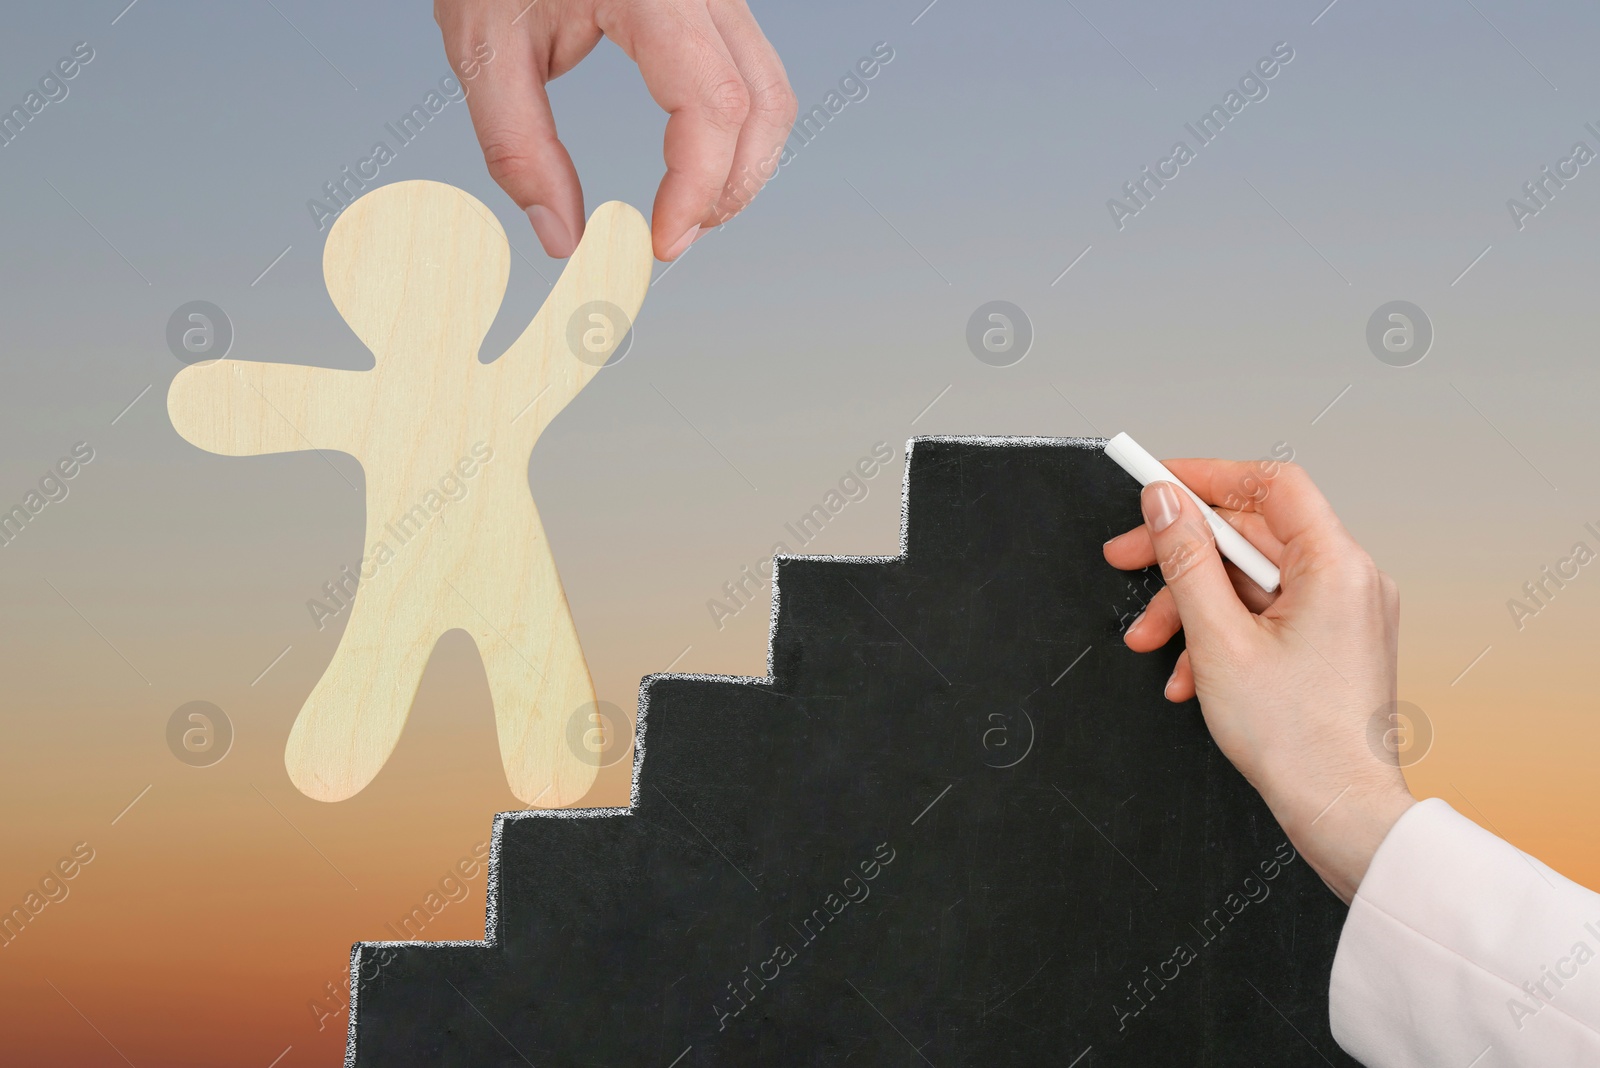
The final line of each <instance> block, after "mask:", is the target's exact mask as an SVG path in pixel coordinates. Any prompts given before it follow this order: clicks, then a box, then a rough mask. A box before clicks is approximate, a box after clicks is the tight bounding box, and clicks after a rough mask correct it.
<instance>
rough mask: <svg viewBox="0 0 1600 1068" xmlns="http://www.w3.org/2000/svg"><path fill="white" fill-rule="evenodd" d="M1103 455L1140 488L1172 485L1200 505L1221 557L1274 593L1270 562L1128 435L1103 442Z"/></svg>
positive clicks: (1276, 576) (1275, 585) (1274, 573)
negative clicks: (1164, 484)
mask: <svg viewBox="0 0 1600 1068" xmlns="http://www.w3.org/2000/svg"><path fill="white" fill-rule="evenodd" d="M1106 455H1107V456H1109V457H1111V458H1112V459H1113V460H1115V461H1117V464H1118V466H1120V467H1121V468H1122V469H1123V470H1124V471H1126V472H1128V474H1130V475H1132V476H1133V477H1134V478H1136V479H1138V480H1139V485H1141V486H1148V485H1150V483H1152V482H1171V483H1172V484H1173V485H1175V486H1177V487H1178V488H1179V489H1181V490H1183V492H1185V493H1187V494H1188V495H1189V499H1190V500H1192V501H1194V503H1195V504H1197V505H1199V506H1200V514H1201V515H1203V516H1205V517H1206V522H1207V523H1208V524H1210V526H1211V530H1212V532H1213V533H1214V534H1216V536H1217V548H1218V549H1220V550H1222V555H1223V556H1226V557H1227V558H1228V559H1229V560H1232V561H1233V563H1234V564H1235V565H1236V566H1237V567H1238V568H1239V570H1240V571H1243V572H1244V573H1245V574H1246V575H1249V576H1250V579H1251V581H1253V582H1254V583H1255V584H1256V585H1257V586H1260V587H1261V588H1262V589H1263V590H1266V591H1267V592H1268V593H1272V592H1274V591H1275V590H1277V588H1278V581H1279V578H1280V576H1279V574H1278V569H1277V567H1276V566H1274V565H1273V563H1272V561H1271V560H1268V559H1267V558H1266V557H1265V556H1263V555H1261V550H1260V549H1257V548H1256V547H1255V546H1254V545H1251V544H1250V543H1249V542H1248V541H1246V540H1245V536H1244V535H1243V534H1240V533H1239V532H1238V531H1237V530H1234V529H1233V528H1232V527H1231V526H1229V525H1228V521H1227V520H1225V519H1223V518H1222V517H1221V516H1220V515H1218V514H1217V513H1216V512H1213V511H1212V510H1211V506H1210V505H1208V504H1207V503H1206V502H1205V501H1202V500H1201V499H1200V498H1199V497H1198V496H1196V495H1195V492H1194V490H1192V489H1190V488H1189V487H1188V486H1185V485H1184V484H1183V482H1182V481H1180V480H1179V478H1178V476H1177V475H1174V474H1173V473H1172V472H1171V471H1169V470H1167V465H1166V464H1164V463H1162V462H1161V461H1160V460H1157V459H1156V458H1155V457H1154V456H1151V455H1150V454H1149V453H1148V452H1146V451H1145V450H1144V449H1143V448H1142V447H1141V446H1140V445H1139V443H1138V442H1137V441H1134V440H1133V439H1132V438H1130V437H1129V436H1128V435H1127V434H1118V435H1117V436H1116V437H1114V438H1112V439H1111V440H1110V441H1108V442H1106Z"/></svg>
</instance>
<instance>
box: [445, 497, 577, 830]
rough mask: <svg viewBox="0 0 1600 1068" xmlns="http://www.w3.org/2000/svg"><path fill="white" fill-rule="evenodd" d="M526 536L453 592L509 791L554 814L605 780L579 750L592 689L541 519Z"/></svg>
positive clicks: (505, 545) (498, 549)
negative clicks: (488, 700) (489, 700)
mask: <svg viewBox="0 0 1600 1068" xmlns="http://www.w3.org/2000/svg"><path fill="white" fill-rule="evenodd" d="M529 508H530V510H532V501H531V500H530V501H529ZM530 533H531V535H532V536H529V537H527V538H526V539H524V540H520V541H516V542H509V541H503V542H500V543H498V544H496V545H495V546H494V550H495V551H494V553H493V554H492V555H490V554H484V555H481V556H479V557H478V565H477V566H476V567H475V568H473V569H471V571H469V572H468V573H467V575H466V576H464V577H465V578H466V581H465V582H464V583H463V582H458V583H456V585H457V587H458V589H457V594H458V596H459V597H460V598H461V600H462V601H463V602H465V603H463V604H462V605H461V609H462V612H463V614H462V615H461V616H460V617H458V618H459V620H460V625H462V626H464V627H465V628H466V629H467V631H468V632H469V633H471V635H472V637H473V639H474V640H475V641H476V642H477V643H478V652H479V654H480V655H481V656H482V657H483V667H484V671H485V673H486V674H487V675H488V677H489V692H490V694H491V695H492V696H493V698H494V717H495V725H496V727H497V728H498V731H499V735H500V759H501V762H502V763H503V764H504V765H505V769H506V782H507V783H508V784H509V785H510V787H511V792H512V793H513V794H515V795H516V796H517V798H518V799H519V800H520V801H522V803H523V804H526V805H532V806H537V807H539V808H558V807H561V806H564V805H570V804H572V803H573V802H575V801H577V800H579V799H580V798H582V797H583V796H584V795H585V794H587V793H588V792H589V789H590V787H592V786H593V785H594V780H595V776H596V774H597V773H598V772H599V757H598V754H596V753H595V752H594V751H593V749H592V748H590V747H588V746H585V745H584V744H582V743H583V733H584V729H585V728H587V727H589V726H590V725H591V719H590V716H589V713H590V712H592V710H593V705H594V700H595V696H594V683H593V682H592V681H590V678H589V666H588V664H587V663H585V661H584V659H583V649H582V647H581V646H580V645H579V644H578V629H577V627H576V626H575V625H574V624H573V622H572V614H571V612H570V611H569V610H568V608H567V597H566V594H565V593H564V592H563V591H562V588H561V579H560V576H558V575H557V574H556V568H555V561H554V560H552V559H551V557H550V551H549V547H548V543H547V542H546V541H545V539H544V532H543V530H542V529H541V528H540V526H539V523H538V516H537V513H535V514H534V516H533V521H532V530H531V532H530ZM575 721H576V723H577V724H578V726H577V727H576V728H574V726H573V724H574V722H575Z"/></svg>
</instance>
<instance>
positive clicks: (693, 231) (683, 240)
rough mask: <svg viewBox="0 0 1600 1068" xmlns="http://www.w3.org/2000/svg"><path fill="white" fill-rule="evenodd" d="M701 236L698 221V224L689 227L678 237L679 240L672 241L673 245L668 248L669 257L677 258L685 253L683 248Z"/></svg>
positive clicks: (671, 258)
mask: <svg viewBox="0 0 1600 1068" xmlns="http://www.w3.org/2000/svg"><path fill="white" fill-rule="evenodd" d="M699 236H700V226H699V224H698V223H697V224H696V225H694V226H691V227H689V229H688V230H687V231H686V232H685V233H684V235H683V236H682V237H680V238H678V240H676V241H674V242H673V243H672V247H671V248H669V249H667V259H669V260H675V259H677V258H678V257H679V256H681V255H683V250H684V249H686V248H688V247H689V246H690V245H692V244H694V239H695V238H697V237H699Z"/></svg>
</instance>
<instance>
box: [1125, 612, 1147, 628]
mask: <svg viewBox="0 0 1600 1068" xmlns="http://www.w3.org/2000/svg"><path fill="white" fill-rule="evenodd" d="M1143 618H1144V613H1143V612H1140V613H1139V614H1138V615H1136V616H1134V617H1133V622H1132V623H1129V624H1128V630H1132V629H1133V628H1134V627H1137V626H1138V625H1139V621H1140V620H1142V619H1143Z"/></svg>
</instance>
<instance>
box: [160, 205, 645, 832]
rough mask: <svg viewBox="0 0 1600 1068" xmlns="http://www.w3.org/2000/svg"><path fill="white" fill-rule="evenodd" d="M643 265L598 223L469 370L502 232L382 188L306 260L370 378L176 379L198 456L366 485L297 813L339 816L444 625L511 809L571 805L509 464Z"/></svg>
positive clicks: (570, 774)
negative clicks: (337, 464) (351, 334)
mask: <svg viewBox="0 0 1600 1068" xmlns="http://www.w3.org/2000/svg"><path fill="white" fill-rule="evenodd" d="M651 263H652V258H651V249H650V231H649V228H648V226H647V225H646V223H645V221H644V219H643V218H642V217H641V216H640V214H639V213H638V212H637V211H636V210H634V209H633V208H631V207H629V206H628V205H626V204H621V203H617V202H611V203H607V204H603V205H601V206H600V207H599V208H597V209H596V210H595V212H594V214H593V215H592V216H591V217H590V219H589V224H588V229H587V230H586V231H585V233H584V237H583V241H582V242H581V243H580V244H579V246H578V248H577V251H576V252H574V253H573V255H572V258H571V259H570V260H569V261H568V262H567V265H566V269H565V270H564V271H563V272H562V274H561V277H560V279H559V280H557V282H556V284H555V286H554V288H553V289H552V290H551V292H550V295H549V296H548V297H547V298H546V300H545V302H544V306H543V307H542V308H540V310H539V313H538V315H536V316H535V317H534V319H533V321H532V322H531V323H530V324H529V325H528V327H527V329H525V330H524V331H523V332H522V334H521V336H520V337H518V338H517V340H516V341H515V342H514V343H513V344H512V345H511V346H510V348H508V349H507V350H506V351H505V353H504V354H503V355H501V356H500V357H499V359H497V360H495V361H494V362H492V363H489V364H484V363H480V362H479V360H478V349H479V346H480V344H481V343H482V341H483V337H484V335H485V334H486V333H487V331H488V329H489V326H490V324H491V323H492V322H493V321H494V317H495V314H496V312H497V311H498V310H499V307H500V301H501V298H502V297H503V296H504V295H505V287H506V279H507V274H508V270H509V265H510V251H509V246H508V245H507V243H506V236H505V232H504V231H503V230H502V229H501V227H500V224H499V222H498V221H497V220H496V219H495V217H494V215H493V214H492V213H491V212H490V211H489V209H488V208H486V207H485V206H484V205H483V204H482V203H480V202H479V201H477V200H476V199H474V198H473V197H471V196H470V195H468V194H467V193H465V192H463V191H461V190H459V189H456V188H454V187H453V186H448V185H443V184H440V183H438V182H426V181H409V182H398V183H395V184H393V185H387V186H383V187H381V188H378V189H375V190H373V191H371V192H369V193H367V194H366V195H365V196H363V197H361V199H359V200H357V201H356V202H355V203H354V204H352V205H351V206H350V207H349V208H347V209H346V210H345V212H344V214H342V215H341V216H340V217H339V219H338V221H337V222H335V223H334V225H333V228H332V230H331V231H330V232H329V234H328V242H327V247H326V249H325V250H324V253H323V275H324V277H325V279H326V282H327V286H328V293H329V295H330V296H331V297H332V298H333V303H334V305H335V306H336V307H337V308H338V309H339V313H340V314H341V315H342V316H344V319H345V321H346V322H347V323H349V324H350V327H351V329H353V330H354V331H355V332H356V335H357V336H358V337H360V338H361V340H362V342H363V343H364V344H365V345H366V346H367V348H369V349H370V350H371V351H372V354H373V357H374V359H375V361H376V366H375V367H374V368H373V369H372V370H370V371H339V370H332V369H328V368H320V367H303V366H290V365H282V364H266V363H242V362H239V361H237V360H226V359H224V360H217V361H213V362H210V363H206V364H197V365H195V366H192V367H189V368H186V369H185V370H184V371H182V372H181V373H180V374H179V375H178V376H177V377H176V379H174V381H173V383H172V389H171V391H170V393H169V394H168V397H167V409H168V412H169V413H170V414H171V417H172V423H173V426H174V427H175V428H176V429H177V431H178V433H179V434H181V435H183V436H184V437H185V438H187V439H188V440H189V441H191V442H193V443H194V444H196V445H198V446H200V447H201V448H203V449H207V450H209V451H211V452H216V453H222V454H225V455H229V456H245V455H255V454H259V453H274V452H293V451H298V450H304V449H334V450H337V451H340V452H345V453H349V454H350V455H351V456H354V457H355V458H356V460H357V461H359V462H360V464H361V466H362V469H363V471H364V472H365V474H366V483H367V486H366V499H367V524H366V539H365V541H364V543H363V551H364V553H365V558H364V559H363V563H362V567H361V582H360V587H359V594H358V595H357V596H356V597H355V600H354V604H353V605H352V606H351V609H350V613H349V621H348V623H347V625H346V629H345V632H344V635H343V637H342V639H341V641H340V643H339V647H338V649H337V651H336V652H335V653H334V657H333V660H332V662H331V663H330V664H329V665H328V668H327V671H326V672H325V673H324V674H323V676H322V679H321V680H320V681H319V682H318V683H317V685H316V687H315V688H314V689H313V690H312V692H311V695H310V697H309V698H307V700H306V703H305V706H304V707H303V708H302V709H301V710H300V714H299V717H298V718H297V719H296V720H295V723H294V727H293V729H292V730H291V731H290V733H289V742H288V747H287V750H286V752H285V754H284V760H285V763H286V765H287V767H288V771H289V777H290V778H291V779H292V780H293V781H294V784H295V785H296V786H297V787H298V788H299V789H300V790H301V791H302V792H303V793H305V794H306V795H307V796H309V797H313V798H316V799H318V800H322V801H341V800H344V799H345V798H348V797H351V796H353V795H354V794H356V793H357V792H359V791H360V790H361V789H362V788H363V787H365V786H366V785H367V783H369V782H371V781H372V779H373V777H374V776H375V775H377V773H378V771H379V770H380V769H381V768H382V767H383V765H384V762H385V761H387V760H388V758H389V754H390V753H391V752H392V751H393V749H394V746H395V743H396V742H397V741H398V740H399V737H400V732H401V730H402V728H403V727H404V726H405V721H406V717H407V715H408V714H409V713H410V709H411V702H412V699H413V698H414V697H415V695H416V691H417V686H418V684H419V682H420V681H421V678H422V672H423V669H424V667H425V666H426V665H427V662H428V658H429V656H430V655H431V653H432V651H433V647H434V645H435V643H436V642H437V641H438V639H439V637H440V636H441V635H443V634H444V633H445V632H446V631H448V630H451V629H453V628H456V627H460V628H463V629H465V630H466V631H467V632H468V633H469V634H471V635H472V637H473V639H474V640H475V641H476V643H477V646H478V650H479V652H480V655H481V656H482V657H483V662H484V668H485V670H486V672H487V674H488V679H489V688H490V692H491V694H492V696H493V700H494V708H495V721H496V726H497V729H498V733H499V739H500V755H501V759H502V762H503V763H504V765H505V772H506V779H507V781H508V783H509V784H510V786H511V790H512V792H513V793H514V794H515V795H516V796H517V798H518V799H520V800H521V801H522V802H523V803H525V804H528V805H537V806H539V807H544V808H549V807H558V806H563V805H568V804H571V803H573V802H575V801H577V800H578V799H580V798H581V797H583V795H584V794H585V793H587V792H588V790H589V788H590V786H591V785H592V784H593V782H594V779H595V775H596V773H597V771H598V758H597V754H595V753H593V752H591V751H590V750H588V749H586V748H585V747H584V746H582V745H580V744H573V743H572V742H570V741H569V734H575V736H576V737H578V738H580V739H581V738H582V737H583V732H582V730H581V729H580V730H578V731H576V732H573V731H571V730H569V726H570V724H571V723H572V722H573V721H574V719H575V718H576V719H577V720H578V722H579V723H580V724H582V723H586V722H587V715H586V706H589V707H592V706H593V703H594V700H595V696H594V687H593V683H592V682H591V681H590V678H589V670H588V666H587V664H586V663H585V662H584V658H583V650H582V648H581V647H580V645H579V642H578V634H577V629H576V628H575V626H574V625H573V621H572V616H571V613H570V612H569V611H568V607H567V601H566V595H565V593H564V592H563V591H562V588H561V579H560V576H559V575H558V574H557V571H556V565H555V561H554V559H553V558H552V557H551V554H550V547H549V543H548V542H547V541H546V539H545V536H544V531H543V528H542V526H541V525H540V522H539V513H538V510H537V508H536V507H535V505H534V502H533V497H532V494H531V493H530V491H529V489H528V480H527V466H528V458H529V454H530V453H531V452H532V449H533V446H534V443H535V442H536V441H537V440H538V438H539V434H540V433H541V432H542V431H543V430H544V428H545V427H546V426H548V425H549V424H550V422H551V420H553V419H554V418H555V417H556V415H557V414H558V413H559V412H560V411H561V410H562V409H563V408H564V407H566V405H567V404H568V403H569V402H570V401H571V400H572V399H573V398H574V397H576V396H577V394H578V391H579V390H581V389H582V388H583V387H584V386H585V385H587V384H588V382H589V380H590V379H592V378H593V377H594V375H595V373H596V372H597V371H598V370H599V368H600V366H601V365H603V364H604V362H605V360H606V358H607V357H608V356H610V354H611V353H612V352H613V351H614V349H615V348H616V346H617V344H619V343H620V342H621V341H622V339H623V338H624V337H625V336H626V334H627V332H628V329H629V327H630V326H631V324H632V322H633V319H634V317H635V316H636V315H637V313H638V310H639V307H640V305H641V304H642V303H643V302H644V296H645V291H646V289H647V288H648V286H649V283H650V270H651ZM594 302H608V304H609V307H606V306H599V305H596V304H595V303H594ZM575 344H576V346H577V348H574V345H575ZM580 354H581V358H580Z"/></svg>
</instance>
